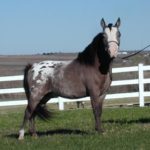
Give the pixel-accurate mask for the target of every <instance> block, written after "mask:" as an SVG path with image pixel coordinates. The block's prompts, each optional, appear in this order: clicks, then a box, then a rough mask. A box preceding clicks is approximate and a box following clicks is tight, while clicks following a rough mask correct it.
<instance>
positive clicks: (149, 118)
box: [0, 107, 150, 150]
mask: <svg viewBox="0 0 150 150" xmlns="http://www.w3.org/2000/svg"><path fill="white" fill-rule="evenodd" d="M23 111H24V108H17V109H8V108H7V109H5V110H4V109H0V150H46V149H48V150H50V149H51V150H59V149H60V150H80V149H81V150H120V149H121V150H135V149H136V150H148V149H149V147H150V108H149V107H145V108H105V109H104V111H103V116H102V120H103V127H104V129H105V132H104V133H103V134H98V133H97V132H95V131H94V119H93V114H92V111H91V110H90V109H79V110H66V111H55V113H56V114H55V117H54V118H53V119H52V120H50V121H49V122H43V121H41V120H39V119H37V120H36V125H37V130H38V134H39V137H38V138H37V139H34V138H32V137H31V136H30V135H29V134H28V132H27V134H26V135H25V140H24V141H18V140H17V134H18V129H19V125H20V123H21V121H22V118H23Z"/></svg>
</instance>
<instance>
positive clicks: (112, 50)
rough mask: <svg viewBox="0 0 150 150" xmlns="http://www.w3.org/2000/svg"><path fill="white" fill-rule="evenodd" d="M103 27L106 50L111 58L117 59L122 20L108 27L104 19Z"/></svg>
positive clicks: (102, 21)
mask: <svg viewBox="0 0 150 150" xmlns="http://www.w3.org/2000/svg"><path fill="white" fill-rule="evenodd" d="M101 26H102V28H103V40H104V44H105V47H106V50H107V51H108V53H109V55H110V57H111V58H114V57H117V54H118V49H119V45H120V36H121V34H120V32H119V26H120V18H118V20H117V22H116V24H115V25H113V24H108V25H106V23H105V21H104V19H102V20H101Z"/></svg>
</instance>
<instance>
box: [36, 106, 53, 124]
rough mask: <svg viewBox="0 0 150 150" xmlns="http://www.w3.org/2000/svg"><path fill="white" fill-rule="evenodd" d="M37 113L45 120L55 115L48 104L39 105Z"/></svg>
mask: <svg viewBox="0 0 150 150" xmlns="http://www.w3.org/2000/svg"><path fill="white" fill-rule="evenodd" d="M35 113H36V115H38V117H39V118H40V119H42V120H44V121H46V120H48V119H50V118H52V117H53V113H52V112H51V111H49V110H47V107H46V105H40V104H39V105H38V106H37V108H36V111H35Z"/></svg>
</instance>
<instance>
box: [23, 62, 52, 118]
mask: <svg viewBox="0 0 150 150" xmlns="http://www.w3.org/2000/svg"><path fill="white" fill-rule="evenodd" d="M31 67H32V65H31V64H28V65H27V66H26V67H25V69H24V80H23V86H24V89H25V94H26V97H27V99H28V100H29V99H30V87H29V83H28V72H29V70H30V69H31ZM52 114H53V113H52V112H50V111H48V110H47V108H46V106H45V103H42V100H41V103H39V104H38V105H37V107H36V109H35V111H34V115H38V116H39V118H41V119H42V120H48V119H49V118H51V117H52Z"/></svg>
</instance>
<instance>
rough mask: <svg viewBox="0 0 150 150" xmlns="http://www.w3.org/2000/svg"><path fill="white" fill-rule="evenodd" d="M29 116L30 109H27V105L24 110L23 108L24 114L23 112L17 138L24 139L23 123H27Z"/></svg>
mask: <svg viewBox="0 0 150 150" xmlns="http://www.w3.org/2000/svg"><path fill="white" fill-rule="evenodd" d="M30 116H31V113H30V110H29V105H28V106H27V107H26V110H25V114H24V119H23V123H22V125H21V128H20V130H19V138H18V139H19V140H23V139H24V132H25V131H24V128H25V125H26V123H27V121H29V118H30Z"/></svg>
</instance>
